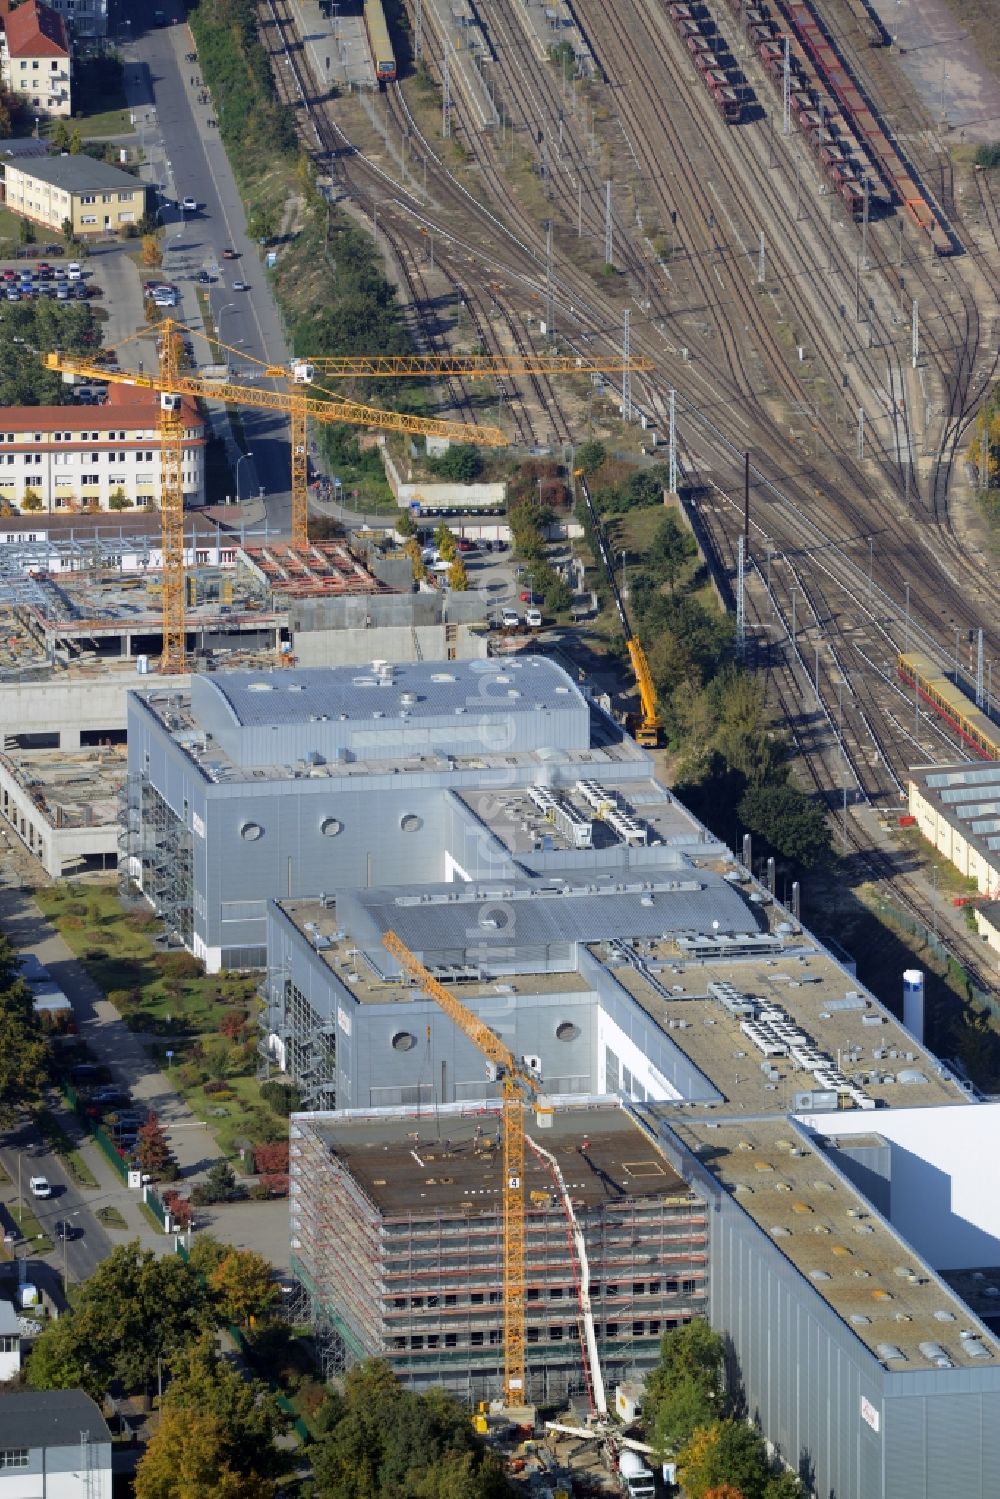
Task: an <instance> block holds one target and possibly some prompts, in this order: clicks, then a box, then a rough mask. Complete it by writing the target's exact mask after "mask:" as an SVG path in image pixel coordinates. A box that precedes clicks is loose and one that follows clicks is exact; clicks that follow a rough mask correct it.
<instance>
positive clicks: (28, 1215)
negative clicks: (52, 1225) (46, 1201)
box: [10, 1202, 55, 1254]
mask: <svg viewBox="0 0 1000 1499" xmlns="http://www.w3.org/2000/svg"><path fill="white" fill-rule="evenodd" d="M10 1216H11V1217H12V1218H13V1220H14V1222H15V1223H16V1224H17V1226H18V1228H19V1229H20V1230H21V1235H22V1237H23V1238H24V1239H30V1240H31V1248H32V1253H33V1254H49V1253H50V1251H51V1250H52V1249H54V1248H55V1245H54V1244H53V1242H52V1240H51V1239H50V1238H49V1237H48V1235H47V1234H43V1233H42V1225H41V1224H40V1223H39V1221H38V1219H37V1217H36V1216H35V1210H34V1208H32V1207H29V1206H28V1204H27V1203H24V1204H20V1203H16V1202H15V1203H14V1204H13V1206H12V1207H11V1209H10Z"/></svg>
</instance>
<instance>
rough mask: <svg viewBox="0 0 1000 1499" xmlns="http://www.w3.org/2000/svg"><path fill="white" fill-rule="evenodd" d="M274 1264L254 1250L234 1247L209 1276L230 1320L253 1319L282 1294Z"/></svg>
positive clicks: (223, 1313) (215, 1293)
mask: <svg viewBox="0 0 1000 1499" xmlns="http://www.w3.org/2000/svg"><path fill="white" fill-rule="evenodd" d="M273 1273H274V1272H273V1267H272V1265H271V1264H270V1262H269V1261H268V1260H266V1259H265V1258H264V1256H263V1255H262V1254H258V1253H257V1252H256V1250H253V1249H230V1250H229V1252H228V1254H225V1255H223V1257H222V1258H221V1259H220V1261H219V1263H218V1264H217V1265H216V1267H215V1269H214V1270H213V1271H212V1272H211V1274H210V1275H209V1277H208V1284H209V1287H210V1289H211V1291H212V1292H213V1294H214V1296H215V1297H216V1302H217V1305H218V1308H219V1313H220V1315H221V1316H222V1317H223V1318H224V1319H225V1321H227V1322H249V1320H250V1318H251V1317H259V1316H260V1315H261V1313H262V1312H265V1311H267V1308H268V1307H269V1306H271V1305H273V1303H274V1300H275V1298H276V1297H277V1294H278V1288H277V1286H276V1285H275V1284H274V1280H273V1279H272V1276H273Z"/></svg>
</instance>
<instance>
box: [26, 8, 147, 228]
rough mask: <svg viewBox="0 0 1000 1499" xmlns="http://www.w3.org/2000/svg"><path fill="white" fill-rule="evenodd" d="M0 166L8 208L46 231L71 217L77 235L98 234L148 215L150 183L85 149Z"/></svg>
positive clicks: (131, 223) (60, 225)
mask: <svg viewBox="0 0 1000 1499" xmlns="http://www.w3.org/2000/svg"><path fill="white" fill-rule="evenodd" d="M15 14H18V12H15ZM2 165H3V177H4V201H5V203H6V206H7V207H8V208H9V209H10V211H11V213H17V214H21V215H22V216H23V217H24V218H26V219H31V220H33V221H34V222H35V223H36V224H44V225H45V227H46V228H47V229H54V230H56V231H57V232H59V233H61V232H62V227H63V225H64V224H65V223H66V222H67V220H68V221H69V223H70V224H72V226H73V233H74V234H75V235H79V236H81V237H82V238H88V237H90V238H94V237H96V236H97V235H100V234H117V233H118V232H119V231H121V230H123V229H126V228H128V227H129V226H130V225H131V226H135V225H136V224H139V223H140V222H141V221H142V220H143V219H144V218H145V217H146V193H147V188H146V184H145V183H144V182H142V181H140V179H139V178H138V177H133V176H132V175H131V174H130V173H128V172H123V171H122V170H121V169H120V168H119V167H113V166H109V165H108V163H107V162H106V161H95V160H94V158H93V157H92V156H87V155H86V153H84V152H79V153H78V154H77V155H75V156H70V155H67V156H50V157H49V158H48V159H47V160H45V161H42V160H40V159H28V160H23V159H18V160H16V161H15V160H9V159H8V160H6V161H4V162H3V164H2Z"/></svg>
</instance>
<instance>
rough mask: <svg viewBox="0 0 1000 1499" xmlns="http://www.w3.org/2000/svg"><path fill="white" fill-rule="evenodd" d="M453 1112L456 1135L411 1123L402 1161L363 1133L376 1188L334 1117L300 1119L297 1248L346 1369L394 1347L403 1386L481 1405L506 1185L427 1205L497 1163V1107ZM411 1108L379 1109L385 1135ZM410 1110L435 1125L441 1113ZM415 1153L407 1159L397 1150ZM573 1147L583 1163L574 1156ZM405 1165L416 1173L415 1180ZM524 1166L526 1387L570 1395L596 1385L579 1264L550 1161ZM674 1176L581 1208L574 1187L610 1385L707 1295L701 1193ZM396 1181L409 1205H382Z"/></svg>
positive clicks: (541, 1395)
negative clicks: (432, 1186)
mask: <svg viewBox="0 0 1000 1499" xmlns="http://www.w3.org/2000/svg"><path fill="white" fill-rule="evenodd" d="M458 1113H459V1115H460V1118H459V1117H457V1116H456V1112H455V1111H454V1110H451V1109H450V1110H448V1111H441V1113H440V1118H439V1132H440V1133H442V1134H443V1133H445V1132H451V1134H452V1135H453V1136H459V1135H461V1138H452V1139H447V1138H445V1139H441V1138H439V1139H438V1140H437V1141H436V1142H432V1141H429V1140H426V1139H425V1135H424V1134H416V1133H414V1134H413V1135H406V1134H404V1135H403V1136H402V1138H403V1140H404V1142H407V1143H408V1142H409V1141H411V1140H412V1141H413V1142H414V1143H413V1145H412V1149H409V1148H406V1149H404V1150H403V1151H402V1156H401V1157H400V1160H399V1162H396V1160H395V1157H394V1155H393V1153H392V1151H385V1150H383V1149H382V1148H381V1147H380V1143H379V1141H378V1140H372V1139H371V1131H370V1129H368V1130H367V1131H366V1134H365V1144H366V1145H367V1146H368V1147H369V1148H370V1149H371V1151H372V1155H373V1157H377V1160H378V1167H377V1168H373V1169H377V1170H378V1173H379V1178H378V1179H376V1181H375V1184H374V1190H373V1189H372V1186H371V1184H369V1183H368V1182H367V1181H366V1180H363V1179H361V1178H360V1176H359V1175H356V1174H355V1172H354V1171H353V1170H352V1161H351V1159H350V1150H349V1149H348V1150H346V1151H344V1150H343V1149H342V1146H341V1142H340V1138H339V1137H338V1132H337V1130H336V1129H333V1130H332V1131H331V1129H330V1127H329V1122H328V1124H327V1126H326V1127H325V1126H324V1123H323V1120H322V1119H321V1118H320V1117H319V1116H313V1117H312V1118H307V1117H305V1116H296V1118H295V1119H293V1121H292V1130H291V1147H290V1148H291V1154H290V1160H289V1168H290V1185H291V1217H292V1259H293V1272H294V1274H295V1275H296V1276H298V1277H299V1279H300V1280H302V1282H303V1284H304V1285H306V1286H307V1288H308V1290H309V1294H310V1297H311V1300H312V1302H313V1305H314V1308H315V1310H316V1313H317V1314H318V1315H321V1316H322V1317H324V1318H325V1319H326V1320H327V1322H329V1323H330V1324H331V1325H332V1327H333V1328H334V1329H335V1330H336V1332H337V1334H338V1335H339V1338H340V1341H341V1343H342V1345H343V1346H342V1356H343V1359H344V1363H345V1366H347V1365H350V1364H353V1363H355V1362H358V1361H360V1360H362V1359H365V1358H370V1357H376V1358H383V1359H385V1360H386V1361H387V1362H388V1363H389V1364H390V1365H391V1367H392V1368H393V1369H394V1370H395V1372H396V1374H397V1375H398V1376H399V1377H400V1379H402V1380H403V1381H404V1382H405V1383H409V1384H412V1385H415V1386H417V1387H426V1386H428V1385H431V1384H444V1385H445V1386H446V1387H447V1388H449V1389H450V1390H452V1391H453V1392H454V1393H456V1394H458V1395H460V1396H462V1397H463V1398H465V1399H467V1400H470V1401H477V1400H483V1399H489V1398H491V1397H492V1396H495V1395H496V1393H497V1391H498V1390H499V1388H500V1385H501V1383H502V1379H503V1368H504V1360H503V1352H504V1350H503V1346H502V1336H503V1304H502V1290H501V1286H502V1248H501V1224H500V1201H499V1193H498V1192H497V1193H494V1194H489V1193H487V1194H484V1193H483V1191H482V1190H481V1189H476V1188H470V1191H469V1195H468V1197H467V1198H462V1197H461V1195H460V1194H458V1196H457V1198H456V1201H455V1203H454V1206H448V1207H446V1208H445V1207H442V1206H441V1204H440V1202H439V1203H438V1205H437V1206H434V1205H432V1204H431V1203H428V1205H427V1206H426V1207H424V1206H422V1205H421V1199H422V1198H424V1197H429V1198H433V1197H434V1196H435V1194H434V1193H433V1192H430V1193H428V1192H427V1190H426V1184H427V1183H431V1182H433V1183H448V1182H464V1173H465V1172H466V1171H469V1172H470V1180H480V1179H482V1177H483V1176H484V1175H485V1176H487V1177H489V1176H491V1175H492V1174H493V1172H494V1170H495V1171H496V1173H499V1162H500V1156H499V1119H498V1117H497V1115H496V1113H495V1112H493V1111H491V1110H490V1108H489V1106H485V1107H484V1106H482V1105H479V1106H477V1107H475V1108H471V1107H470V1108H468V1109H463V1110H460V1111H458ZM401 1117H402V1116H397V1117H396V1118H395V1119H394V1120H390V1121H384V1123H385V1128H386V1130H387V1137H388V1136H389V1135H392V1132H393V1130H394V1129H395V1130H396V1131H398V1130H399V1128H400V1120H401ZM408 1117H409V1116H408ZM412 1117H413V1118H414V1119H415V1120H419V1121H420V1123H421V1126H422V1129H423V1130H424V1131H425V1132H426V1131H427V1130H428V1129H433V1124H432V1123H431V1121H432V1120H433V1119H436V1118H438V1113H437V1112H435V1113H434V1114H431V1113H430V1112H428V1113H426V1114H424V1115H423V1116H422V1117H421V1116H420V1115H417V1114H415V1115H414V1116H412ZM352 1123H353V1116H352ZM369 1123H371V1121H369ZM393 1138H395V1136H394V1137H393ZM345 1156H346V1157H347V1158H345ZM411 1157H412V1159H410V1160H409V1165H408V1166H407V1167H405V1168H403V1167H402V1159H403V1158H406V1159H409V1158H411ZM571 1159H575V1160H576V1161H577V1162H578V1166H579V1163H580V1159H581V1158H580V1157H579V1155H578V1153H575V1154H574V1155H573V1156H572V1157H571ZM394 1164H395V1170H394ZM484 1168H485V1170H484ZM401 1169H402V1170H403V1171H404V1172H405V1173H407V1174H410V1173H412V1192H410V1191H409V1190H408V1189H407V1182H406V1179H405V1176H401V1175H400V1171H401ZM526 1171H527V1184H528V1185H529V1186H531V1187H533V1188H535V1190H532V1191H531V1193H530V1199H529V1202H528V1204H527V1212H526V1252H527V1277H526V1284H527V1302H526V1311H527V1321H526V1351H527V1383H528V1388H527V1391H526V1397H527V1398H529V1399H530V1400H532V1401H534V1402H536V1403H548V1402H551V1401H564V1400H566V1399H567V1398H570V1397H573V1396H576V1395H585V1394H586V1375H585V1360H584V1359H583V1357H582V1350H581V1347H580V1336H581V1333H580V1322H579V1315H578V1312H579V1308H578V1301H577V1274H578V1267H577V1265H576V1258H575V1255H574V1252H573V1248H572V1244H571V1242H570V1240H569V1239H568V1237H567V1232H566V1221H565V1216H564V1210H563V1204H562V1202H561V1200H560V1199H559V1197H558V1194H557V1193H555V1192H554V1191H553V1190H552V1187H551V1179H550V1178H549V1175H548V1173H547V1171H546V1170H545V1168H544V1166H543V1165H539V1164H538V1163H535V1162H533V1161H531V1160H529V1162H528V1163H527V1167H526ZM573 1175H576V1176H579V1175H580V1169H576V1168H574V1171H573ZM383 1178H384V1180H383ZM664 1179H665V1183H666V1182H668V1181H669V1183H670V1189H669V1190H666V1191H664V1192H663V1193H662V1194H660V1193H658V1192H654V1193H651V1194H650V1195H647V1196H642V1195H639V1193H637V1194H636V1195H635V1196H634V1197H633V1196H629V1195H621V1196H616V1195H615V1194H614V1193H612V1192H609V1197H608V1200H607V1201H597V1200H595V1198H594V1196H593V1194H591V1196H590V1197H589V1198H588V1199H587V1202H586V1204H584V1203H583V1202H581V1200H580V1199H579V1198H578V1197H576V1196H574V1206H575V1208H576V1212H577V1216H578V1220H579V1224H580V1228H581V1231H582V1233H583V1235H584V1239H585V1243H586V1249H587V1256H588V1260H589V1262H590V1273H591V1277H592V1282H591V1287H590V1290H591V1297H592V1301H593V1310H594V1318H595V1324H596V1336H597V1342H598V1347H599V1349H600V1358H601V1364H602V1366H603V1368H604V1370H605V1374H606V1377H607V1378H608V1381H609V1382H612V1381H614V1380H616V1379H617V1380H621V1379H625V1378H627V1377H632V1376H634V1375H636V1374H637V1373H641V1371H643V1370H646V1369H649V1368H652V1367H653V1366H654V1365H655V1364H656V1362H657V1359H658V1357H659V1347H660V1339H661V1337H662V1335H663V1332H664V1331H665V1330H666V1329H667V1328H668V1327H671V1326H674V1325H676V1324H677V1323H679V1322H681V1321H686V1320H689V1319H690V1318H691V1317H692V1316H694V1315H697V1314H698V1313H699V1312H703V1311H704V1310H705V1308H706V1306H707V1288H708V1227H707V1214H706V1209H705V1205H704V1204H703V1203H702V1202H701V1201H699V1200H697V1199H695V1198H693V1197H692V1196H691V1194H690V1193H689V1192H688V1191H687V1190H686V1188H685V1187H684V1184H683V1183H681V1184H678V1183H677V1181H676V1180H674V1179H672V1177H671V1173H670V1172H669V1170H668V1171H667V1172H666V1173H665V1174H664ZM578 1186H579V1184H577V1187H578ZM679 1187H680V1190H679V1189H678V1188H679ZM381 1189H384V1192H383V1191H382V1190H381ZM570 1190H571V1191H574V1190H575V1189H574V1185H573V1183H572V1182H570ZM385 1193H388V1195H389V1197H390V1198H393V1199H395V1198H396V1197H398V1198H399V1200H400V1205H399V1206H398V1207H396V1205H395V1202H394V1201H393V1203H392V1206H391V1208H390V1207H389V1206H386V1205H385V1204H383V1205H380V1204H379V1202H378V1201H377V1200H376V1198H378V1197H382V1196H384V1195H385ZM484 1196H487V1197H492V1198H493V1200H492V1201H484Z"/></svg>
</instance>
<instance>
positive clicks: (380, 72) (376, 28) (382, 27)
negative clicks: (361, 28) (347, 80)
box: [365, 0, 396, 83]
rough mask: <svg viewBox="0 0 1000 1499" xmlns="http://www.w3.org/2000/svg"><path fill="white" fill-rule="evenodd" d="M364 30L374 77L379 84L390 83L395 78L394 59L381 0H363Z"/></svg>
mask: <svg viewBox="0 0 1000 1499" xmlns="http://www.w3.org/2000/svg"><path fill="white" fill-rule="evenodd" d="M365 28H366V30H367V32H368V45H369V46H370V47H371V49H372V62H373V63H374V64H375V77H376V78H377V79H378V81H379V83H386V82H391V81H392V79H393V78H395V76H396V58H395V54H394V53H393V50H392V43H391V42H390V40H389V28H388V26H387V25H386V24H385V11H384V10H383V9H382V0H365Z"/></svg>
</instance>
